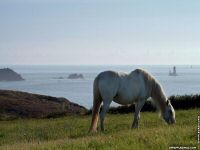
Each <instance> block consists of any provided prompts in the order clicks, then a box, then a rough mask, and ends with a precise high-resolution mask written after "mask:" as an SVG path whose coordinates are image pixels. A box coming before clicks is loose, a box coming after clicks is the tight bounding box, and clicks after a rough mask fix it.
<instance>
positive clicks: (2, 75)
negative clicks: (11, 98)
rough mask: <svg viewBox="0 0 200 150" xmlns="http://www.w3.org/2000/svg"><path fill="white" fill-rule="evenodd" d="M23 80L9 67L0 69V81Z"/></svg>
mask: <svg viewBox="0 0 200 150" xmlns="http://www.w3.org/2000/svg"><path fill="white" fill-rule="evenodd" d="M22 80H24V79H23V78H22V76H21V75H20V74H18V73H17V72H15V71H13V70H12V69H10V68H3V69H0V81H22Z"/></svg>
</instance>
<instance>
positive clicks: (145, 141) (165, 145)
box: [0, 109, 200, 150]
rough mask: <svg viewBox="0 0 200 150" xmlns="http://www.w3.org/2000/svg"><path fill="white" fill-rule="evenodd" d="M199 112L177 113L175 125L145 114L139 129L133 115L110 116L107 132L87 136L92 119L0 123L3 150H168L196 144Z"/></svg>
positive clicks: (0, 146)
mask: <svg viewBox="0 0 200 150" xmlns="http://www.w3.org/2000/svg"><path fill="white" fill-rule="evenodd" d="M199 113H200V111H199V109H190V110H178V111H176V118H177V119H176V120H177V123H176V124H175V125H167V124H166V123H165V122H164V121H163V120H161V119H160V118H159V117H158V114H157V113H155V112H142V113H141V120H140V124H139V128H138V129H130V127H131V124H132V121H133V114H132V113H129V114H108V116H107V120H106V127H107V130H106V132H104V133H102V132H100V131H99V132H97V133H94V134H88V128H89V125H90V121H91V116H89V115H88V116H87V115H86V116H68V117H62V118H49V119H18V120H12V121H0V149H2V150H7V149H22V150H23V149H24V150H26V149H135V150H137V149H145V150H146V149H148V150H149V149H152V150H156V149H163V150H165V149H169V146H195V147H196V149H199V148H200V145H198V144H197V116H198V114H199Z"/></svg>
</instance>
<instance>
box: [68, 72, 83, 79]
mask: <svg viewBox="0 0 200 150" xmlns="http://www.w3.org/2000/svg"><path fill="white" fill-rule="evenodd" d="M68 79H84V77H83V74H78V73H72V74H70V75H69V76H68Z"/></svg>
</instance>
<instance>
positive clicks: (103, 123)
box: [100, 100, 112, 131]
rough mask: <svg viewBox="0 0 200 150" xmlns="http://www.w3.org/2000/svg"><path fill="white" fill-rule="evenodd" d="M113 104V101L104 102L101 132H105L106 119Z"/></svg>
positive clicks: (101, 114)
mask: <svg viewBox="0 0 200 150" xmlns="http://www.w3.org/2000/svg"><path fill="white" fill-rule="evenodd" d="M111 102H112V100H103V106H102V110H101V113H100V119H101V131H105V117H106V113H107V111H108V109H109V106H110V103H111Z"/></svg>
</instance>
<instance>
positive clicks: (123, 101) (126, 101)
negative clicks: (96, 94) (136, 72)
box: [113, 96, 136, 105]
mask: <svg viewBox="0 0 200 150" xmlns="http://www.w3.org/2000/svg"><path fill="white" fill-rule="evenodd" d="M135 100H136V98H134V97H131V96H130V97H128V96H126V97H125V96H117V97H115V98H114V100H113V101H114V102H116V103H118V104H122V105H127V104H133V103H134V102H135Z"/></svg>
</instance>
